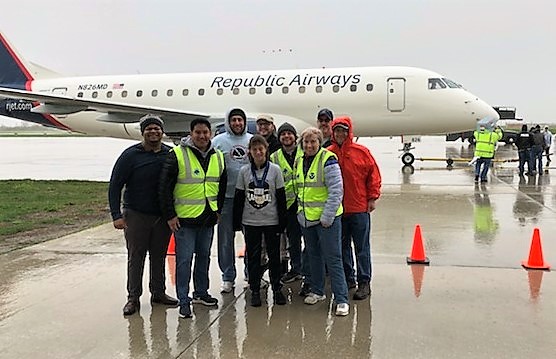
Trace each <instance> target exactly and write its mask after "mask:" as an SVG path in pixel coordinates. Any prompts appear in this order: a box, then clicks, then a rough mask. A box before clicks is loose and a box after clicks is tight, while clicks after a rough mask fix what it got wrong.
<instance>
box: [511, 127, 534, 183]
mask: <svg viewBox="0 0 556 359" xmlns="http://www.w3.org/2000/svg"><path fill="white" fill-rule="evenodd" d="M515 145H516V146H517V155H518V157H519V166H518V169H519V175H520V176H523V174H524V172H525V163H527V174H532V173H533V165H532V163H531V146H532V145H533V139H532V136H531V134H530V133H529V131H528V130H527V125H525V124H524V125H522V126H521V132H520V133H518V135H517V139H516V141H515Z"/></svg>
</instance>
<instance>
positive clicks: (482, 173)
mask: <svg viewBox="0 0 556 359" xmlns="http://www.w3.org/2000/svg"><path fill="white" fill-rule="evenodd" d="M491 161H492V158H484V157H479V159H478V160H477V163H476V164H475V177H481V181H486V179H487V174H488V169H489V168H490V162H491ZM481 166H482V167H483V169H482V170H481Z"/></svg>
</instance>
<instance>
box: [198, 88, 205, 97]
mask: <svg viewBox="0 0 556 359" xmlns="http://www.w3.org/2000/svg"><path fill="white" fill-rule="evenodd" d="M197 93H198V94H199V96H203V95H204V94H205V89H199V91H197Z"/></svg>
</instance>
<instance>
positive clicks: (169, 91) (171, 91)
mask: <svg viewBox="0 0 556 359" xmlns="http://www.w3.org/2000/svg"><path fill="white" fill-rule="evenodd" d="M166 96H168V97H172V96H174V90H172V89H168V90H166Z"/></svg>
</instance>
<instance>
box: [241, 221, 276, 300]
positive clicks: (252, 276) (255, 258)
mask: <svg viewBox="0 0 556 359" xmlns="http://www.w3.org/2000/svg"><path fill="white" fill-rule="evenodd" d="M244 229H245V233H244V236H245V244H246V246H247V249H246V251H245V252H246V254H247V269H248V271H249V288H250V289H251V291H252V292H258V291H260V289H261V278H262V276H263V270H262V266H261V245H262V241H263V239H264V241H265V245H266V252H267V254H268V268H269V272H270V284H271V286H272V290H274V291H277V290H280V289H281V288H282V285H281V284H280V275H281V273H282V264H281V263H280V233H279V232H278V226H244Z"/></svg>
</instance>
